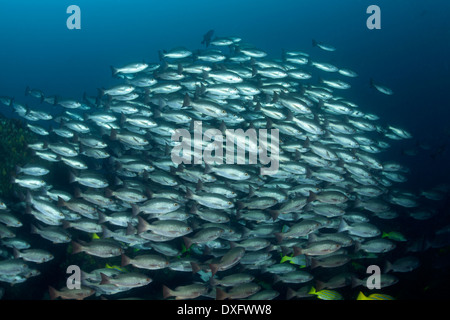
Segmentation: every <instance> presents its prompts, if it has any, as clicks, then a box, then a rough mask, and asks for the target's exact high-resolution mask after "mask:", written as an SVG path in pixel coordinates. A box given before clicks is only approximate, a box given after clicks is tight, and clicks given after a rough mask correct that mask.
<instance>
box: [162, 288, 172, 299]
mask: <svg viewBox="0 0 450 320" xmlns="http://www.w3.org/2000/svg"><path fill="white" fill-rule="evenodd" d="M162 292H163V298H164V299H167V298H168V297H171V296H172V290H170V288H169V287H167V286H165V285H162Z"/></svg>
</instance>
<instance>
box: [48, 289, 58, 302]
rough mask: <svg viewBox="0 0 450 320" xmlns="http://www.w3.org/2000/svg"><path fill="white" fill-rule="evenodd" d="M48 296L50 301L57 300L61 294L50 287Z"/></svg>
mask: <svg viewBox="0 0 450 320" xmlns="http://www.w3.org/2000/svg"><path fill="white" fill-rule="evenodd" d="M48 294H49V295H50V300H55V299H56V298H58V297H59V292H58V290H56V289H55V288H53V287H52V286H48Z"/></svg>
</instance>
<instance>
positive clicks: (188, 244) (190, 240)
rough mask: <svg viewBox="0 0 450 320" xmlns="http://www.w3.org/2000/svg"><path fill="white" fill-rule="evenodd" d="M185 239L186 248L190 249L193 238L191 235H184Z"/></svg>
mask: <svg viewBox="0 0 450 320" xmlns="http://www.w3.org/2000/svg"><path fill="white" fill-rule="evenodd" d="M183 241H184V246H185V247H186V249H189V248H190V247H191V246H192V244H193V242H192V239H191V238H189V237H183Z"/></svg>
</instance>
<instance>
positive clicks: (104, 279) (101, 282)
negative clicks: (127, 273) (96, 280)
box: [100, 272, 111, 284]
mask: <svg viewBox="0 0 450 320" xmlns="http://www.w3.org/2000/svg"><path fill="white" fill-rule="evenodd" d="M100 277H101V278H102V281H100V284H110V283H111V281H109V277H108V276H107V275H106V274H104V273H102V272H100Z"/></svg>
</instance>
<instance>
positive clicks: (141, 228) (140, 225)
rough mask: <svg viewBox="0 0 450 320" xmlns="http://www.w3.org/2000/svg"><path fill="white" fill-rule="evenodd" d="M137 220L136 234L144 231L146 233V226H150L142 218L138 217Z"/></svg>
mask: <svg viewBox="0 0 450 320" xmlns="http://www.w3.org/2000/svg"><path fill="white" fill-rule="evenodd" d="M138 220H139V222H138V227H137V233H138V234H140V233H142V232H144V231H147V230H148V226H150V224H149V223H148V222H147V221H146V220H144V218H142V217H138Z"/></svg>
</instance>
